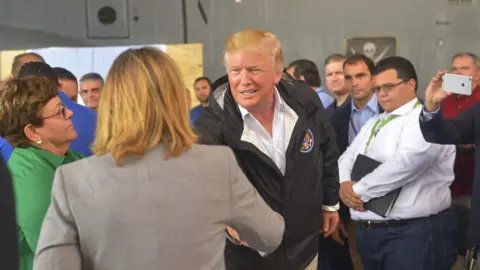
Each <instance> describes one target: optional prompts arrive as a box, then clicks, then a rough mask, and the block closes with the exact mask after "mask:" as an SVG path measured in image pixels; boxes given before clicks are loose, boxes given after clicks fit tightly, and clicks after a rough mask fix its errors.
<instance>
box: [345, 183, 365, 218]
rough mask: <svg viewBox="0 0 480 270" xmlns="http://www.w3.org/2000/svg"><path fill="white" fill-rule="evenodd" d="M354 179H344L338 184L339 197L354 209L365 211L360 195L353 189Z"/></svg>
mask: <svg viewBox="0 0 480 270" xmlns="http://www.w3.org/2000/svg"><path fill="white" fill-rule="evenodd" d="M353 184H355V182H354V181H346V182H343V183H341V184H340V199H341V200H342V202H343V203H344V204H345V205H346V206H347V207H348V208H352V209H353V210H356V211H362V212H363V211H365V209H364V208H363V202H362V200H361V199H360V196H358V195H357V194H355V192H354V191H353Z"/></svg>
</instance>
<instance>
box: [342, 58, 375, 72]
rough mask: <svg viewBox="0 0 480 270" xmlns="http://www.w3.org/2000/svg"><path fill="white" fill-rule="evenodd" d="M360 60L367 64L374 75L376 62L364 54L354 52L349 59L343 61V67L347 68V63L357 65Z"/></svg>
mask: <svg viewBox="0 0 480 270" xmlns="http://www.w3.org/2000/svg"><path fill="white" fill-rule="evenodd" d="M360 62H361V63H364V64H365V65H367V68H368V71H370V74H371V75H373V69H374V68H375V64H374V63H373V61H372V59H370V58H368V57H366V56H365V55H363V54H354V55H352V56H349V57H347V60H345V62H343V68H344V69H345V66H347V65H355V64H357V63H360Z"/></svg>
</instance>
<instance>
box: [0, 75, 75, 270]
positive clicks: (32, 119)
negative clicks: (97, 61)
mask: <svg viewBox="0 0 480 270" xmlns="http://www.w3.org/2000/svg"><path fill="white" fill-rule="evenodd" d="M1 88H2V89H1V90H0V136H2V137H3V138H5V139H6V140H7V141H8V142H9V143H10V144H11V145H12V146H13V147H14V148H15V150H14V151H13V153H12V156H11V157H10V160H9V161H8V164H7V165H8V167H9V169H10V171H11V173H12V176H13V185H14V190H15V200H16V209H17V232H18V238H19V249H20V250H19V253H20V266H21V268H20V269H21V270H31V269H32V265H33V258H34V255H35V249H36V246H37V241H38V237H39V235H40V229H41V226H42V222H43V218H44V217H45V213H46V212H47V209H48V206H49V205H50V193H51V188H52V184H53V177H54V174H55V171H56V169H57V168H58V167H59V166H61V165H63V164H67V163H70V162H72V161H75V160H78V159H81V158H82V156H81V155H80V154H78V153H76V152H73V151H71V150H68V147H69V145H70V142H71V141H72V140H74V139H75V138H76V137H77V133H76V132H75V130H74V129H73V126H72V121H71V120H70V117H71V116H72V115H73V113H72V112H71V111H70V110H69V109H68V108H66V107H65V106H64V105H63V104H62V103H61V101H60V98H59V97H58V96H57V89H58V83H57V82H55V81H54V80H50V79H47V78H25V79H12V80H9V81H6V82H4V83H3V85H2V87H1Z"/></svg>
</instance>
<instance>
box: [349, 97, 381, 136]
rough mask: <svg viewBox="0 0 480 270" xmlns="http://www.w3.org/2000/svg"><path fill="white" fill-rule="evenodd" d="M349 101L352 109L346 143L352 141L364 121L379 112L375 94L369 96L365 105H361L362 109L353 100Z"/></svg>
mask: <svg viewBox="0 0 480 270" xmlns="http://www.w3.org/2000/svg"><path fill="white" fill-rule="evenodd" d="M351 102H352V111H351V116H350V123H349V127H348V143H352V141H353V139H354V138H355V136H356V135H357V134H358V132H359V131H360V129H361V128H362V127H363V126H364V125H365V123H366V122H367V121H368V120H369V119H370V118H372V117H373V116H375V115H377V114H378V112H379V106H378V100H377V97H376V96H375V95H372V96H371V98H370V100H369V101H368V103H367V105H366V106H365V107H363V109H360V108H358V107H357V105H356V104H355V101H354V100H352V101H351Z"/></svg>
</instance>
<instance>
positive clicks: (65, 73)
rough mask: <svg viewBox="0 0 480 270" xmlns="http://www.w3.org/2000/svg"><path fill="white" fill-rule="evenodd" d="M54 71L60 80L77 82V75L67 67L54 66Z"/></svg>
mask: <svg viewBox="0 0 480 270" xmlns="http://www.w3.org/2000/svg"><path fill="white" fill-rule="evenodd" d="M53 71H54V72H55V74H56V75H57V78H58V79H59V80H67V81H74V82H77V77H76V76H75V75H73V73H72V72H70V71H69V70H68V69H66V68H62V67H55V68H53Z"/></svg>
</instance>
